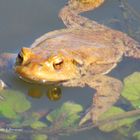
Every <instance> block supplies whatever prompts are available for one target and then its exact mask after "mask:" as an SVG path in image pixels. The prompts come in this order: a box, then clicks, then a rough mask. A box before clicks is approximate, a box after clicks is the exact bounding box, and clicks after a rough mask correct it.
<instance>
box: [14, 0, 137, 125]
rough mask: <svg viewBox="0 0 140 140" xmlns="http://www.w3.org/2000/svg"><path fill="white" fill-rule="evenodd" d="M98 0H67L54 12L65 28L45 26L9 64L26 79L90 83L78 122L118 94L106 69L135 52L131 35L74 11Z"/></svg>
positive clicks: (109, 103)
mask: <svg viewBox="0 0 140 140" xmlns="http://www.w3.org/2000/svg"><path fill="white" fill-rule="evenodd" d="M103 2H104V0H69V2H68V4H67V5H66V6H65V7H63V8H62V10H61V11H60V14H59V16H60V17H61V19H62V20H63V22H64V24H65V25H66V27H67V28H65V29H60V30H56V31H52V32H49V33H47V34H45V35H43V36H41V37H40V38H38V39H37V40H36V41H35V42H34V43H33V44H32V45H31V47H30V48H22V49H21V51H20V53H19V54H18V56H17V58H16V64H15V67H14V69H15V72H16V73H17V74H18V75H19V77H20V78H22V79H24V80H26V81H30V82H38V83H43V84H48V83H56V84H57V83H58V84H61V85H63V86H68V87H77V86H79V87H84V86H86V85H87V86H89V87H91V88H94V89H95V90H96V93H95V94H94V97H93V103H92V106H91V108H90V109H89V111H88V113H87V114H86V115H85V117H84V118H83V119H82V120H81V122H80V124H82V123H84V122H85V121H87V120H89V119H92V121H93V122H96V121H97V120H98V118H99V117H100V115H101V114H102V113H104V112H105V111H106V110H108V109H109V108H110V107H111V106H112V105H113V104H114V103H115V102H116V101H117V100H118V98H119V96H120V93H121V90H122V87H123V84H122V82H121V81H120V80H118V79H115V78H113V77H109V76H107V75H106V74H107V73H109V72H110V71H111V70H112V69H113V68H115V67H116V66H117V64H118V63H119V62H120V61H121V59H122V57H123V56H127V57H134V58H140V49H139V48H138V47H140V44H139V43H138V42H137V41H135V40H134V39H132V38H131V37H129V36H127V35H126V34H125V33H122V32H120V31H116V30H113V29H110V28H108V27H106V26H104V25H101V24H99V23H97V22H96V21H92V20H90V19H87V18H85V17H82V16H80V15H79V14H80V13H81V12H84V11H88V10H92V9H95V8H96V7H98V6H100V5H101V4H102V3H103Z"/></svg>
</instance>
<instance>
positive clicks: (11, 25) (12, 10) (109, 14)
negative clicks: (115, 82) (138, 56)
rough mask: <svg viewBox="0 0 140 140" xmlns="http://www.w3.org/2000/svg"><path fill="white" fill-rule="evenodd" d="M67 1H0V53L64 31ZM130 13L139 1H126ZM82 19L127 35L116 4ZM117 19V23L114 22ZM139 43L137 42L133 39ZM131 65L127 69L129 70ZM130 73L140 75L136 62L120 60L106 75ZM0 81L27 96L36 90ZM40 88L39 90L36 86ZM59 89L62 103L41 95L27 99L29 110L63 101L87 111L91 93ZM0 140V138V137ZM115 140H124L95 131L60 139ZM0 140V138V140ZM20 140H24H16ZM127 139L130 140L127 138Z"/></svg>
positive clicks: (10, 76)
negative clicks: (60, 13)
mask: <svg viewBox="0 0 140 140" xmlns="http://www.w3.org/2000/svg"><path fill="white" fill-rule="evenodd" d="M66 1H67V0H59V1H58V0H53V1H52V0H40V1H38V0H30V1H29V0H24V1H19V0H12V1H8V0H1V1H0V18H1V21H0V42H1V46H0V52H12V53H18V51H19V50H20V48H22V47H23V46H26V47H28V46H30V44H31V43H32V42H33V41H34V40H35V39H36V38H38V37H39V36H41V35H43V34H44V33H46V32H49V31H53V30H55V29H60V28H64V25H63V23H62V21H61V20H60V19H59V18H58V16H57V15H58V11H59V10H60V9H61V8H62V7H63V5H64V4H65V3H66ZM128 2H129V3H130V4H131V6H132V7H134V9H135V10H136V11H137V12H138V13H140V9H139V5H140V1H139V0H133V1H131V0H129V1H128ZM83 15H84V16H86V17H89V18H91V19H95V20H96V21H98V22H100V23H103V24H106V25H107V26H110V27H112V28H115V29H118V30H121V31H124V32H127V31H128V30H127V29H126V26H125V21H124V18H123V15H122V11H121V10H120V2H119V0H113V1H112V0H107V2H106V3H105V4H104V5H103V6H101V7H100V8H98V9H96V10H95V11H94V12H93V11H90V12H87V13H84V14H83ZM112 19H117V22H114V21H116V20H112ZM132 25H133V26H134V27H133V26H132V28H134V32H135V30H136V29H137V28H139V26H138V25H139V21H138V20H135V21H134V23H133V24H132ZM136 39H137V40H139V39H140V38H138V37H137V38H136ZM130 65H131V67H130ZM134 71H140V63H139V61H136V60H133V59H128V58H127V59H124V61H123V62H121V63H120V64H119V65H118V67H117V68H116V69H115V70H113V71H112V72H111V73H110V75H113V76H114V77H117V78H119V79H121V80H122V79H123V78H124V77H126V76H127V75H129V74H131V73H133V72H134ZM2 78H3V79H4V80H5V81H6V83H8V85H9V87H11V88H12V89H14V90H20V91H22V92H23V93H25V95H26V96H27V93H28V90H29V88H31V87H34V86H38V85H34V84H29V83H26V82H24V81H22V80H20V79H19V78H18V77H17V76H15V74H14V73H13V72H12V73H11V72H10V73H8V75H3V76H2ZM39 87H40V86H39ZM41 88H43V92H44V93H45V92H46V91H47V89H46V87H45V86H43V87H42V86H41ZM61 88H62V92H63V96H62V99H61V100H59V101H57V102H53V101H50V100H49V99H48V98H47V97H46V96H45V95H44V96H42V97H41V98H39V99H34V98H32V97H29V96H27V98H28V99H29V100H30V101H31V103H32V110H40V109H45V108H48V109H54V108H57V107H58V106H60V105H62V104H63V103H64V102H66V101H74V102H76V103H78V104H81V105H83V106H84V107H85V108H87V107H89V106H90V104H91V102H92V95H93V94H92V93H93V91H92V89H90V88H88V87H85V88H83V89H81V88H64V87H61ZM0 136H1V135H0ZM112 137H113V139H114V140H115V139H116V140H117V139H120V140H125V139H128V138H125V137H124V136H118V134H117V133H115V132H112V133H103V132H101V131H99V130H98V129H92V130H89V131H84V132H82V133H77V134H73V135H70V136H62V137H60V139H62V140H70V139H80V140H84V139H88V140H91V139H96V140H107V139H110V138H112ZM1 138H2V137H1ZM21 139H24V137H22V138H20V139H19V140H21ZM130 139H131V138H130Z"/></svg>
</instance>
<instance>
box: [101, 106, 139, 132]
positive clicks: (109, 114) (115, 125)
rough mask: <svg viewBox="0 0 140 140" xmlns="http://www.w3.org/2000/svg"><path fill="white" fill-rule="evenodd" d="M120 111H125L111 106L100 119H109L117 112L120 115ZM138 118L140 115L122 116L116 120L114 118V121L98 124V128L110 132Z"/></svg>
mask: <svg viewBox="0 0 140 140" xmlns="http://www.w3.org/2000/svg"><path fill="white" fill-rule="evenodd" d="M122 113H125V111H124V110H123V109H121V108H119V107H114V106H113V107H112V108H110V109H109V110H108V111H107V112H105V113H104V114H103V115H102V116H101V117H100V120H109V118H111V117H113V116H114V117H115V116H116V115H119V114H120V115H121V114H122ZM138 119H140V116H133V117H129V118H123V119H118V120H117V119H116V120H114V121H107V123H105V124H103V125H101V126H99V129H100V130H102V131H105V132H110V131H113V130H115V129H118V128H120V127H122V126H124V125H130V124H132V123H133V122H135V121H136V120H138Z"/></svg>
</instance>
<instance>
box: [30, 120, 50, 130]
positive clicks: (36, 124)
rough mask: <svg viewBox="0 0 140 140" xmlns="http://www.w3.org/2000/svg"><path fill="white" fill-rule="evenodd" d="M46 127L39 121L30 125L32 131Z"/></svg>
mask: <svg viewBox="0 0 140 140" xmlns="http://www.w3.org/2000/svg"><path fill="white" fill-rule="evenodd" d="M46 126H47V125H46V124H45V123H43V122H41V121H35V122H33V123H32V124H31V127H32V128H33V129H41V128H44V127H46Z"/></svg>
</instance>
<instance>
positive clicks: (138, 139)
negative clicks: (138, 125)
mask: <svg viewBox="0 0 140 140" xmlns="http://www.w3.org/2000/svg"><path fill="white" fill-rule="evenodd" d="M133 137H135V138H136V139H137V140H140V131H137V132H135V133H134V134H133Z"/></svg>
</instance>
